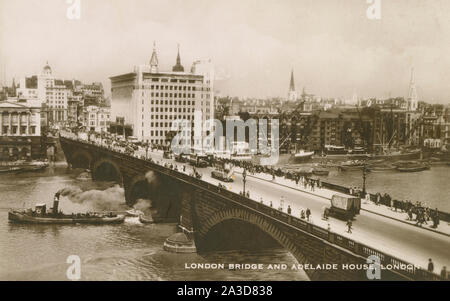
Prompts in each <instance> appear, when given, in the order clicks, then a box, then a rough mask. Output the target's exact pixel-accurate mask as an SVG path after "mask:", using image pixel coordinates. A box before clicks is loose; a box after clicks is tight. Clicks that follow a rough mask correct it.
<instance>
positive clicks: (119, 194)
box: [59, 185, 127, 213]
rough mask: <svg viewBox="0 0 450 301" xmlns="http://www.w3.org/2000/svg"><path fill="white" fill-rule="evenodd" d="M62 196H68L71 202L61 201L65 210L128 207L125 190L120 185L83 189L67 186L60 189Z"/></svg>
mask: <svg viewBox="0 0 450 301" xmlns="http://www.w3.org/2000/svg"><path fill="white" fill-rule="evenodd" d="M59 193H60V195H61V196H62V197H65V198H67V199H68V200H70V201H71V203H68V202H64V200H63V201H62V202H61V203H60V205H61V209H62V210H63V211H64V212H67V213H70V212H74V213H76V212H83V211H89V210H92V211H120V210H124V209H126V208H127V206H126V204H125V195H124V190H123V188H121V187H120V186H119V185H115V186H113V187H110V188H107V189H105V190H96V189H93V190H87V191H83V190H81V189H80V188H79V187H65V188H63V189H61V190H59Z"/></svg>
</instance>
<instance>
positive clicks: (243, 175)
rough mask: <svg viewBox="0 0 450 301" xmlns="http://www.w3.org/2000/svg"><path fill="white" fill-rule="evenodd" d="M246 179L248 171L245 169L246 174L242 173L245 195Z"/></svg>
mask: <svg viewBox="0 0 450 301" xmlns="http://www.w3.org/2000/svg"><path fill="white" fill-rule="evenodd" d="M246 177H247V169H245V168H244V172H243V173H242V183H243V184H244V191H243V194H244V195H245V182H247V180H246Z"/></svg>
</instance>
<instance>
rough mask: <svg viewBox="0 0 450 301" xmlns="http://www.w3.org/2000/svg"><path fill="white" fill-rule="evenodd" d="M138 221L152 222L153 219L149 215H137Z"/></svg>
mask: <svg viewBox="0 0 450 301" xmlns="http://www.w3.org/2000/svg"><path fill="white" fill-rule="evenodd" d="M139 221H140V222H141V223H143V224H153V223H154V222H155V221H154V220H153V218H152V217H151V216H145V215H143V214H142V215H139Z"/></svg>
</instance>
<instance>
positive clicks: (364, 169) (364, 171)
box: [362, 163, 367, 196]
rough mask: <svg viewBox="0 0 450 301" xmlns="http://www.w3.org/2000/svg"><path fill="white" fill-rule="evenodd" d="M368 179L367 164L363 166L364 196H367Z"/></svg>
mask: <svg viewBox="0 0 450 301" xmlns="http://www.w3.org/2000/svg"><path fill="white" fill-rule="evenodd" d="M366 177H367V167H366V163H364V165H363V187H362V189H363V194H364V196H365V195H366Z"/></svg>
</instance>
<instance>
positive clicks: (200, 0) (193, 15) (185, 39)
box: [0, 0, 450, 104]
mask: <svg viewBox="0 0 450 301" xmlns="http://www.w3.org/2000/svg"><path fill="white" fill-rule="evenodd" d="M68 6H69V4H67V3H66V0H0V44H1V47H0V83H1V84H3V83H6V84H8V85H10V84H11V81H12V78H13V77H14V78H16V82H17V81H18V80H19V79H20V78H22V77H24V76H31V75H34V74H38V73H40V72H41V70H42V68H43V66H44V65H45V63H46V61H48V62H49V64H50V66H51V67H52V69H53V73H54V74H55V76H57V77H58V78H61V79H78V80H81V81H82V82H85V83H90V82H94V81H99V82H102V83H103V85H104V87H105V90H106V91H107V94H108V95H109V93H110V91H109V89H110V83H109V79H108V78H109V77H111V76H115V75H119V74H121V73H127V72H131V71H133V67H134V66H135V65H141V64H148V62H149V60H150V57H151V53H152V50H153V42H154V41H155V42H156V47H157V51H158V58H159V63H160V70H170V69H171V67H172V66H173V65H174V64H175V61H176V55H177V45H178V44H180V53H181V63H182V64H183V66H184V68H185V70H186V71H189V70H190V67H191V65H192V62H193V61H195V60H197V59H205V58H208V59H209V58H210V59H211V60H212V61H213V63H214V65H215V66H216V72H217V74H218V79H217V81H216V88H217V90H219V91H220V93H221V95H224V96H225V95H229V96H239V97H257V98H266V97H286V96H287V94H288V90H289V80H290V72H291V70H294V78H295V87H296V89H297V91H298V92H301V91H302V89H303V87H305V89H306V91H307V92H308V93H312V94H315V95H319V96H322V97H326V98H329V97H336V98H343V99H352V96H353V94H354V93H355V92H356V93H357V94H358V96H359V97H364V98H367V97H379V98H383V97H389V96H391V97H398V96H403V97H406V96H407V94H408V87H409V81H410V72H411V68H412V67H414V69H415V82H416V86H417V90H418V94H419V99H420V100H424V101H427V102H436V103H444V104H448V103H450V89H449V83H450V56H449V55H448V54H449V53H450V1H448V0H430V1H423V0H381V8H382V10H381V19H380V20H369V19H368V18H367V16H366V10H367V8H368V6H369V4H367V1H366V0H346V1H339V0H81V18H80V19H79V20H69V19H68V18H67V17H66V10H67V8H68Z"/></svg>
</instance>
